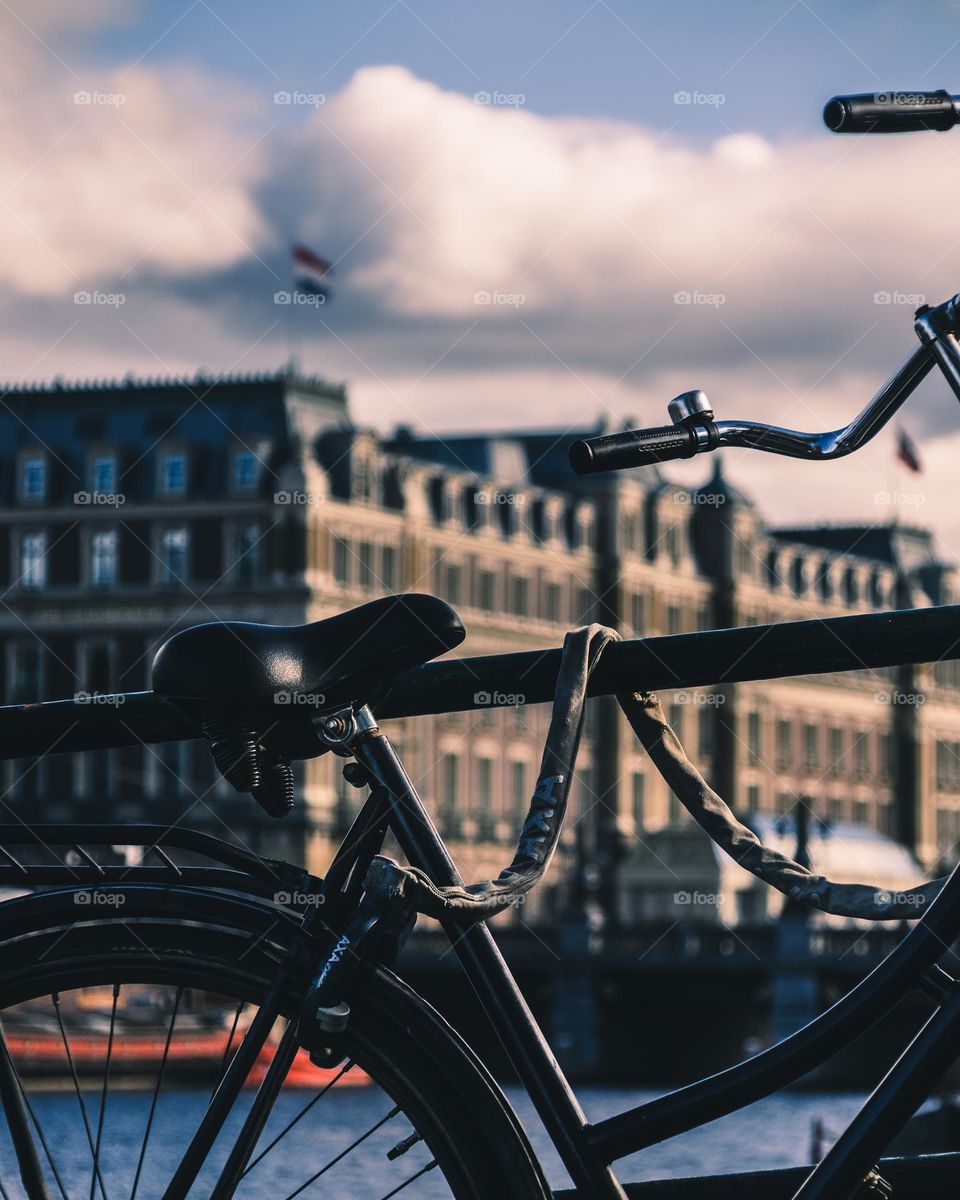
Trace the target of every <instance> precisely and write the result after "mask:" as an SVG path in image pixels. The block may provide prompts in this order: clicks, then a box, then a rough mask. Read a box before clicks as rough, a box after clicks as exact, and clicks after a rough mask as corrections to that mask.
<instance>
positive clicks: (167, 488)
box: [0, 370, 960, 878]
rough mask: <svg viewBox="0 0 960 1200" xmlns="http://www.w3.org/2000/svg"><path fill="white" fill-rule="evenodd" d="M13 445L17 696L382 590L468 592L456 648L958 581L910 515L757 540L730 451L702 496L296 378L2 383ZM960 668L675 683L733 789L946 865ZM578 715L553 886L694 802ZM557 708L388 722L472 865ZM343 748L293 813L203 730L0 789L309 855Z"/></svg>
mask: <svg viewBox="0 0 960 1200" xmlns="http://www.w3.org/2000/svg"><path fill="white" fill-rule="evenodd" d="M0 435H2V436H0V457H2V459H3V460H4V461H3V464H2V467H3V470H2V474H0V478H2V479H3V481H4V484H3V490H2V493H0V496H2V506H0V589H2V593H0V596H2V604H0V623H2V633H3V654H2V655H0V671H2V674H3V686H4V691H5V695H6V697H7V699H8V700H9V701H18V702H19V701H26V700H31V699H34V698H36V697H39V696H45V697H66V696H70V695H75V694H78V693H90V694H95V695H97V696H100V695H102V694H103V693H108V692H114V691H116V692H123V691H135V690H139V689H143V688H145V687H146V686H147V685H148V672H149V665H150V661H151V658H152V655H153V653H154V651H155V650H156V648H157V646H158V645H159V644H160V642H162V641H163V640H164V639H165V638H166V637H168V636H169V635H170V634H171V633H173V632H175V631H176V630H177V629H180V628H183V627H185V626H186V625H190V624H197V623H200V622H203V621H210V620H216V619H238V620H252V621H271V622H276V623H290V624H292V623H297V622H302V621H309V620H315V619H318V618H320V617H323V616H327V615H330V614H331V613H334V612H336V611H339V610H341V609H343V608H345V607H348V606H350V605H354V604H358V603H362V602H363V601H365V600H368V599H371V598H373V597H375V596H377V595H380V594H384V593H389V592H394V591H417V590H419V591H431V592H435V593H436V594H438V595H440V596H443V597H444V598H445V599H447V600H448V601H449V602H450V603H451V604H453V605H454V607H456V608H457V609H458V610H459V611H460V612H461V614H462V616H463V618H464V621H465V623H466V626H467V629H468V639H467V641H466V643H465V645H464V647H463V652H464V653H466V654H487V653H494V652H504V651H507V650H512V649H515V650H528V649H535V648H538V647H544V646H551V645H557V644H559V642H560V640H561V637H562V635H563V632H564V630H566V629H567V628H569V627H571V626H573V625H576V624H579V623H582V622H584V621H587V620H600V621H604V622H606V623H612V624H615V625H616V626H617V627H618V628H620V629H621V631H622V632H623V633H624V635H625V636H628V637H632V636H643V635H654V634H670V633H679V632H686V631H692V630H696V629H706V628H716V627H721V626H727V625H736V624H741V625H742V624H761V623H765V622H770V621H781V620H793V619H804V618H810V617H817V616H823V615H834V614H843V613H851V612H866V611H869V610H871V609H873V608H876V607H882V606H888V607H893V606H898V607H906V606H916V605H928V604H939V603H947V602H949V601H950V600H951V596H952V589H953V571H952V568H951V567H950V566H948V565H945V564H943V563H941V562H939V561H938V559H937V556H936V553H935V550H934V546H933V543H932V539H931V537H930V534H929V533H928V532H927V531H925V530H922V529H915V528H909V527H905V526H901V525H897V524H887V525H881V526H877V527H875V528H870V529H867V528H863V527H857V528H839V527H838V528H833V527H829V528H811V529H805V528H796V529H791V530H774V529H770V528H768V527H766V526H765V524H764V522H763V519H762V514H761V512H760V511H759V509H758V508H757V506H756V505H755V504H754V503H753V502H752V501H751V500H749V499H748V498H747V497H745V496H743V495H742V494H741V493H740V492H738V491H737V490H736V489H735V488H733V487H732V486H731V485H730V484H729V483H728V482H727V481H726V479H725V478H724V476H723V474H722V472H721V471H720V469H719V466H718V468H717V471H716V472H715V474H714V476H713V478H712V479H711V481H710V482H709V483H708V484H706V485H705V486H704V487H703V488H701V489H699V490H694V491H691V490H689V489H686V488H683V487H680V486H677V485H674V484H672V483H669V482H668V481H667V480H665V479H664V478H663V476H662V475H661V474H660V473H659V472H658V471H656V470H654V469H652V468H644V469H642V470H637V471H634V472H632V473H629V474H626V475H612V476H609V477H597V478H593V479H577V478H576V477H574V476H573V475H572V473H571V472H570V470H569V467H568V466H567V461H566V454H567V447H568V445H569V442H570V441H571V440H572V439H573V438H574V437H576V436H582V435H583V431H582V430H581V431H569V430H568V431H564V432H556V431H554V432H544V431H536V432H533V433H524V432H504V431H498V432H494V433H491V434H489V435H476V434H475V435H457V436H453V437H447V438H438V437H425V436H422V435H420V434H418V433H416V432H414V431H411V430H404V429H401V430H398V431H397V432H396V433H395V434H394V435H393V436H392V437H383V436H380V435H378V434H376V433H374V432H372V431H370V430H366V429H360V428H357V427H356V426H355V425H354V424H353V422H352V421H351V418H350V414H349V409H348V405H347V398H346V394H345V391H344V389H343V388H342V387H337V386H331V385H329V384H327V383H325V382H324V381H322V380H319V379H315V378H305V377H303V376H300V375H298V374H297V373H296V372H294V371H292V370H289V371H280V372H277V373H275V374H268V375H258V376H251V377H234V378H223V379H217V380H213V379H206V378H204V377H202V376H198V377H197V378H195V379H193V380H190V381H179V380H173V379H159V380H138V379H134V378H127V379H125V380H122V381H117V382H98V383H76V384H72V383H71V384H67V383H62V382H57V383H54V384H52V385H50V386H29V387H21V388H15V389H12V390H10V391H8V392H7V394H6V399H5V402H4V406H3V408H2V409H0ZM796 469H797V470H804V469H808V468H805V467H804V466H803V465H802V464H798V465H797V467H796ZM638 683H642V681H638ZM958 689H960V673H958V671H957V669H956V667H955V666H954V664H941V665H939V666H937V667H929V668H919V669H914V668H905V669H902V670H899V671H897V672H885V673H883V672H867V671H863V672H856V673H853V674H847V675H843V676H836V677H833V678H804V679H797V680H788V681H767V682H764V683H758V684H743V685H738V686H736V687H729V688H725V689H723V690H720V691H716V692H707V691H704V690H702V689H700V690H687V691H683V692H677V693H675V694H673V695H668V696H666V697H665V699H666V700H667V703H668V706H669V711H670V716H671V720H672V722H673V723H674V725H675V726H676V727H677V729H678V731H679V732H680V734H681V737H682V739H683V740H684V743H685V745H686V746H687V747H688V751H689V752H690V753H691V754H693V755H695V756H696V758H697V760H698V761H699V762H700V763H701V764H702V765H703V767H704V769H705V770H706V772H707V774H708V775H709V776H710V777H711V778H712V779H713V780H714V781H715V782H716V784H717V785H718V786H719V787H720V789H721V790H722V791H723V793H724V794H725V795H726V796H727V797H728V798H729V800H730V802H731V803H732V804H734V806H735V807H737V808H738V809H740V810H742V811H755V812H757V813H761V814H763V813H766V814H777V813H781V814H782V813H785V812H787V811H788V810H789V809H790V808H791V807H792V806H793V805H794V804H795V803H796V801H797V798H798V797H799V796H806V797H809V802H810V803H811V805H812V806H813V807H814V808H815V810H816V812H817V813H818V815H820V816H821V817H824V818H827V819H833V820H837V821H845V822H855V823H860V824H865V825H869V826H872V827H874V828H876V829H878V830H881V831H883V832H887V833H892V834H894V835H896V836H897V837H898V838H899V839H900V840H901V841H902V842H903V843H904V844H905V845H906V846H907V847H908V848H909V849H911V850H913V851H914V852H915V853H917V854H918V855H919V857H920V858H921V859H922V860H923V861H925V862H927V863H930V862H933V861H934V860H935V859H937V858H938V857H941V856H943V857H950V856H951V855H953V854H954V847H955V845H956V843H957V839H958V837H960V702H958V701H960V691H958ZM96 702H100V701H99V700H97V701H96ZM591 710H592V711H591V712H590V716H589V718H588V726H587V731H586V737H585V739H584V745H583V751H582V758H581V764H580V770H579V779H578V782H577V785H576V788H575V795H574V806H573V807H574V812H573V814H572V819H571V821H570V827H569V829H568V832H567V847H568V848H567V851H566V859H565V863H564V862H561V863H560V864H558V866H559V870H558V873H557V877H558V878H560V877H562V876H563V874H564V870H565V869H566V870H567V871H569V868H570V866H571V864H572V861H573V855H572V852H571V849H570V847H571V846H572V844H573V842H574V841H575V840H576V838H577V837H578V835H579V836H581V839H582V841H583V844H584V846H586V847H592V846H593V845H594V843H595V842H597V841H599V844H600V846H601V848H603V849H604V851H605V852H606V853H607V854H608V855H612V856H616V857H618V858H622V856H623V855H624V854H627V853H629V848H630V845H631V843H632V841H633V840H634V839H635V838H636V837H637V836H638V835H639V834H640V833H641V832H642V830H643V829H648V830H653V829H657V828H662V827H664V826H666V825H668V824H670V823H679V822H682V821H683V820H685V816H684V814H683V813H682V812H681V811H680V809H679V806H678V804H677V802H676V799H675V798H674V797H672V796H671V795H670V794H669V793H668V791H667V789H666V787H665V786H664V785H663V783H662V781H661V780H660V779H659V777H658V776H656V775H655V774H654V773H653V772H652V771H651V770H650V768H649V765H648V764H647V763H645V761H644V759H643V756H642V755H641V754H640V753H639V752H638V749H637V747H636V745H635V744H634V743H633V740H632V735H631V734H630V731H629V729H628V728H627V727H626V725H625V723H624V722H622V721H619V720H617V716H616V714H617V710H616V708H615V706H614V705H613V703H612V702H607V701H600V702H596V703H594V704H592V705H591ZM547 715H548V714H547V711H546V706H532V707H523V706H522V705H507V706H500V707H497V706H494V705H490V706H489V707H481V708H478V709H477V710H476V711H473V712H469V713H459V714H450V715H447V716H440V717H436V718H426V719H423V718H421V719H417V720H416V721H406V722H393V723H392V728H391V732H392V734H393V736H394V739H395V741H396V742H397V743H398V744H399V746H400V749H401V752H402V754H403V756H404V758H405V760H406V761H407V764H408V767H409V769H410V770H411V773H412V774H413V776H414V778H415V780H416V781H417V783H418V785H419V786H420V788H421V790H422V792H423V794H424V796H425V798H426V800H427V801H428V803H429V805H430V807H431V810H432V811H433V812H434V813H435V814H436V817H437V820H438V822H439V823H440V826H441V828H442V830H443V831H444V833H445V834H446V835H447V837H448V838H449V839H450V841H451V843H452V846H453V848H454V853H455V857H456V858H457V859H458V862H459V863H460V864H461V868H462V870H463V872H464V874H465V875H467V876H468V877H473V876H479V875H481V874H488V873H490V872H496V871H498V870H499V869H500V868H501V867H502V866H504V865H506V862H507V861H508V860H509V858H510V855H511V851H512V847H513V844H514V842H515V837H516V831H517V827H518V823H519V818H520V816H521V815H522V813H523V812H524V811H525V809H526V805H527V798H528V795H529V791H530V788H531V785H532V782H533V779H534V775H535V772H536V766H537V764H538V761H539V756H540V751H541V748H542V743H543V738H544V735H545V732H546V721H547ZM336 765H337V764H336V763H335V762H334V760H333V759H332V758H331V756H324V757H321V758H318V759H316V760H313V761H311V762H309V763H307V764H304V765H303V766H302V767H301V768H300V772H301V776H302V779H301V784H302V789H301V790H302V795H303V803H302V804H301V805H299V806H298V809H297V814H296V815H295V816H294V817H291V818H288V819H287V820H285V821H284V822H282V823H280V824H279V825H277V824H273V823H268V822H267V820H266V819H265V818H261V817H260V816H259V814H258V813H257V811H256V810H255V806H254V805H253V803H252V801H249V800H247V799H246V798H245V797H237V796H235V795H233V794H232V792H231V791H230V789H229V787H228V786H227V785H226V784H224V783H223V781H221V780H219V779H218V778H217V777H216V775H215V772H214V770H213V767H212V763H211V762H210V759H209V755H208V753H207V750H206V747H205V745H204V744H203V743H201V742H194V743H190V744H182V745H177V746H167V747H157V748H149V747H145V748H140V747H137V748H131V749H123V750H116V751H109V752H100V753H96V754H87V755H69V756H68V755H55V754H54V755H49V756H47V757H45V758H44V759H42V760H39V761H36V762H33V763H24V762H19V761H18V762H13V763H10V764H7V766H6V771H7V776H6V781H5V786H6V790H7V797H6V802H7V803H8V804H10V805H12V806H13V807H14V808H15V809H19V811H27V810H29V811H35V808H36V805H37V804H38V803H39V802H40V800H41V798H42V801H43V806H44V813H45V816H46V817H47V818H48V819H50V820H56V819H66V818H68V817H70V818H78V819H86V820H93V819H103V818H105V817H107V816H108V815H110V814H113V815H114V816H115V817H116V818H118V819H121V820H129V819H134V818H139V819H147V820H169V819H173V818H174V817H176V816H179V815H180V814H181V813H186V814H187V818H186V819H188V820H189V821H190V823H193V824H198V825H200V826H202V827H205V828H208V829H209V830H210V831H211V832H219V833H221V834H223V835H226V833H227V831H228V830H229V831H230V832H232V833H233V834H234V835H236V836H239V837H241V838H243V839H244V840H245V841H247V842H249V843H251V844H254V845H255V846H258V847H261V846H262V847H269V849H270V850H271V852H274V853H280V854H288V855H290V856H293V857H297V858H299V857H303V856H306V859H307V861H308V862H309V864H310V865H311V867H312V868H314V869H317V870H321V869H322V867H323V864H324V862H325V860H326V858H327V856H328V854H329V852H330V847H331V843H332V842H333V840H334V839H335V838H336V837H337V836H338V834H339V833H341V832H342V830H343V829H344V827H345V823H346V822H347V821H348V820H349V818H350V815H351V813H352V811H353V809H354V807H355V805H356V793H354V792H352V790H351V789H348V788H346V787H345V786H344V785H343V784H342V781H340V780H339V777H338V775H337V772H336V769H335V768H336Z"/></svg>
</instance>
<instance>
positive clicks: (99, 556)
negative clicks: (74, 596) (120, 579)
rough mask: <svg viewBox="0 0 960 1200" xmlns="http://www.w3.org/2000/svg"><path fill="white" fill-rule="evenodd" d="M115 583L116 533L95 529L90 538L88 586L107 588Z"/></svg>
mask: <svg viewBox="0 0 960 1200" xmlns="http://www.w3.org/2000/svg"><path fill="white" fill-rule="evenodd" d="M116 582H117V531H116V530H115V529H97V530H96V531H95V532H94V533H93V536H92V537H91V538H90V585H91V587H99V588H109V587H114V586H115V585H116Z"/></svg>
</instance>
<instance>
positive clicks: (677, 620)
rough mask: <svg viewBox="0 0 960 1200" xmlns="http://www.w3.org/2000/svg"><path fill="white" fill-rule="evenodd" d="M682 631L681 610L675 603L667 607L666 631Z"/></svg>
mask: <svg viewBox="0 0 960 1200" xmlns="http://www.w3.org/2000/svg"><path fill="white" fill-rule="evenodd" d="M682 632H683V610H682V609H680V608H678V607H677V606H676V605H675V604H671V605H669V606H668V608H667V633H682Z"/></svg>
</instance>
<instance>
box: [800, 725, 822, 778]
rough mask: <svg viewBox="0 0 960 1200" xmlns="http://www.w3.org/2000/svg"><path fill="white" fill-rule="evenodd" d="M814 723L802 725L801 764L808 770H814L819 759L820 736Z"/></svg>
mask: <svg viewBox="0 0 960 1200" xmlns="http://www.w3.org/2000/svg"><path fill="white" fill-rule="evenodd" d="M819 732H820V731H819V730H818V729H817V727H816V725H804V727H803V765H804V767H805V768H806V769H807V770H808V771H815V770H816V769H817V765H818V763H819V761H820V738H819Z"/></svg>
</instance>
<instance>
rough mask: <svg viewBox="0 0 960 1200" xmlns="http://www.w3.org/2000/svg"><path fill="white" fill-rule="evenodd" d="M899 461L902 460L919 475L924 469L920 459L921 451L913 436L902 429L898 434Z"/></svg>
mask: <svg viewBox="0 0 960 1200" xmlns="http://www.w3.org/2000/svg"><path fill="white" fill-rule="evenodd" d="M897 461H898V462H902V463H903V465H904V466H905V467H906V468H907V469H908V470H909V471H913V473H914V474H915V475H919V474H920V472H921V471H922V470H923V464H922V463H921V461H920V451H919V450H918V449H917V447H916V443H915V442H914V440H913V438H912V437H911V436H910V435H909V433H907V432H906V430H904V429H901V430H900V432H899V434H898V435H897Z"/></svg>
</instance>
